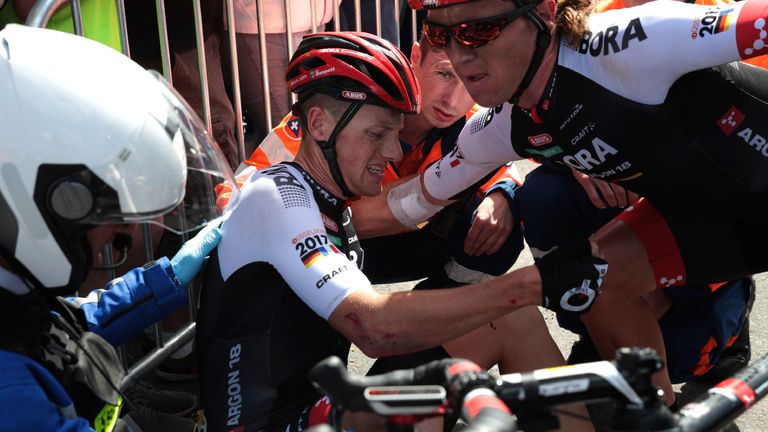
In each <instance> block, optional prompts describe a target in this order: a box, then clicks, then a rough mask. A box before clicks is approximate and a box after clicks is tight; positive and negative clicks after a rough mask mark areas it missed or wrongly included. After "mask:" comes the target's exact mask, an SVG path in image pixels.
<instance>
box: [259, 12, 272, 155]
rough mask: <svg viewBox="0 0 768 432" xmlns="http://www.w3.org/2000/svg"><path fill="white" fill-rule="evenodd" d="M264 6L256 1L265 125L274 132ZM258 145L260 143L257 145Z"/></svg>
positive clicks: (267, 131)
mask: <svg viewBox="0 0 768 432" xmlns="http://www.w3.org/2000/svg"><path fill="white" fill-rule="evenodd" d="M262 6H264V5H263V4H262V0H256V21H257V24H258V26H259V54H260V57H261V91H262V92H263V94H264V120H266V121H265V122H264V123H265V124H266V125H267V130H266V131H261V132H262V133H269V131H271V130H272V101H271V100H270V97H269V70H268V67H267V36H266V34H265V33H264V30H265V27H264V8H263V7H262ZM256 144H257V145H258V144H259V143H256Z"/></svg>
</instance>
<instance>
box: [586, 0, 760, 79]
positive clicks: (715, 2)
mask: <svg viewBox="0 0 768 432" xmlns="http://www.w3.org/2000/svg"><path fill="white" fill-rule="evenodd" d="M732 3H735V2H734V1H733V0H696V1H695V2H694V4H697V5H702V6H720V5H728V4H732ZM625 7H627V6H626V5H625V4H624V0H602V1H599V2H598V3H597V6H595V12H605V11H609V10H612V9H623V8H625ZM742 61H743V62H744V63H749V64H751V65H753V66H757V67H761V68H763V69H768V55H764V56H760V57H754V58H751V59H747V60H742Z"/></svg>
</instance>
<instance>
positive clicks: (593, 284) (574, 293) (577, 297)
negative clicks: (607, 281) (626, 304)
mask: <svg viewBox="0 0 768 432" xmlns="http://www.w3.org/2000/svg"><path fill="white" fill-rule="evenodd" d="M536 267H537V268H538V269H539V273H540V274H541V295H542V305H543V306H544V307H545V308H547V309H550V310H553V311H555V312H557V313H566V314H575V315H581V314H583V313H585V312H587V311H588V310H589V308H591V307H592V302H594V301H595V298H596V297H597V295H598V294H599V293H600V285H602V283H603V276H605V274H606V273H607V272H608V263H607V262H606V261H605V260H604V259H602V258H598V257H596V256H593V255H592V248H591V245H590V243H589V240H587V239H584V240H577V241H572V242H569V243H565V244H563V245H560V246H558V248H557V249H555V250H553V251H552V252H550V253H548V254H547V255H545V256H544V257H543V258H541V259H540V260H539V261H538V262H536Z"/></svg>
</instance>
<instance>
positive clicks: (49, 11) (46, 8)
mask: <svg viewBox="0 0 768 432" xmlns="http://www.w3.org/2000/svg"><path fill="white" fill-rule="evenodd" d="M67 3H68V0H38V1H36V2H35V4H34V5H33V6H32V9H31V10H30V11H29V15H28V16H27V21H26V22H25V24H26V25H28V26H30V27H38V28H45V26H46V25H48V21H50V20H51V17H52V16H53V15H54V13H55V12H56V11H57V10H58V9H59V8H60V7H62V6H64V5H66V4H67Z"/></svg>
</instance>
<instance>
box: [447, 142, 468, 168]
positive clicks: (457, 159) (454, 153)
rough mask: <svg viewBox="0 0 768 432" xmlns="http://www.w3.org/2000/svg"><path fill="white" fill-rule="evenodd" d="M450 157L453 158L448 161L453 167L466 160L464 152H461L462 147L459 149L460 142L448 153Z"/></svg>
mask: <svg viewBox="0 0 768 432" xmlns="http://www.w3.org/2000/svg"><path fill="white" fill-rule="evenodd" d="M448 158H449V159H451V161H450V162H448V165H450V166H451V168H456V167H457V166H459V165H460V164H461V161H462V160H464V154H462V153H461V149H459V145H458V144H457V145H456V146H455V147H454V148H453V150H451V152H450V153H448Z"/></svg>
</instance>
